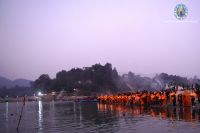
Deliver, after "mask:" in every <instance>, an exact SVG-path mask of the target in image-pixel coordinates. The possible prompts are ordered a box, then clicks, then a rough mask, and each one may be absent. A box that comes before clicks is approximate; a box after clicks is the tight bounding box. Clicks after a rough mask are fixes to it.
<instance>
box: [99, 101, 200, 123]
mask: <svg viewBox="0 0 200 133" xmlns="http://www.w3.org/2000/svg"><path fill="white" fill-rule="evenodd" d="M98 110H99V111H104V112H107V111H111V112H117V113H118V115H126V114H127V113H128V114H132V115H133V116H139V115H148V116H151V117H158V118H161V119H170V120H174V121H176V120H177V121H180V120H184V121H187V122H195V121H200V110H198V109H194V108H191V107H184V108H183V107H181V108H180V107H168V108H164V107H162V108H161V107H145V106H141V107H127V106H121V105H113V104H100V103H99V104H98Z"/></svg>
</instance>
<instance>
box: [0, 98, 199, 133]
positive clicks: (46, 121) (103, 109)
mask: <svg viewBox="0 0 200 133" xmlns="http://www.w3.org/2000/svg"><path fill="white" fill-rule="evenodd" d="M21 107H22V103H20V102H19V103H0V133H15V132H16V126H17V122H18V118H19V114H20V110H21ZM11 114H12V115H11ZM199 130H200V111H199V110H194V109H192V108H145V107H124V106H120V105H109V104H98V103H74V102H55V101H52V102H42V101H38V102H28V103H26V105H25V108H24V112H23V116H22V121H21V125H20V129H19V132H20V133H35V132H39V133H46V132H48V133H55V132H56V133H66V132H69V133H74V132H108V133H110V132H114V133H115V132H118V133H121V132H123V133H129V132H135V133H146V132H149V133H155V132H162V133H168V132H170V133H171V132H172V133H176V132H181V133H188V132H190V133H195V132H199Z"/></svg>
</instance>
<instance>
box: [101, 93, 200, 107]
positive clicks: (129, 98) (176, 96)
mask: <svg viewBox="0 0 200 133" xmlns="http://www.w3.org/2000/svg"><path fill="white" fill-rule="evenodd" d="M98 100H99V102H100V103H109V104H121V105H136V106H140V105H145V106H169V105H172V106H195V105H197V104H199V103H200V95H199V94H198V93H197V92H196V91H195V90H194V89H190V90H163V91H155V92H153V91H141V92H139V91H138V92H132V93H122V94H117V95H103V96H99V97H98Z"/></svg>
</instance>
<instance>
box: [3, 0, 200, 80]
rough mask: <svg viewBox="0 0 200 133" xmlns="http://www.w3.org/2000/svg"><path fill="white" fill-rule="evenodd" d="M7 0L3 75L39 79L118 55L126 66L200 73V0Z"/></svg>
mask: <svg viewBox="0 0 200 133" xmlns="http://www.w3.org/2000/svg"><path fill="white" fill-rule="evenodd" d="M20 1H21V0H17V1H16V0H1V1H0V76H5V77H7V78H10V79H16V78H27V79H36V78H37V77H38V76H39V75H40V74H43V73H47V74H49V75H50V76H51V77H52V78H53V77H55V74H56V72H58V71H60V70H62V69H66V70H69V69H71V68H72V67H84V66H90V65H93V64H95V63H102V64H105V63H106V62H110V63H112V64H113V66H115V67H116V68H117V70H118V71H119V73H125V72H128V71H133V72H135V73H143V74H154V73H161V72H167V73H169V74H177V75H181V76H189V77H192V76H194V75H198V76H200V59H199V58H200V36H199V35H200V24H199V20H200V14H199V13H200V8H199V5H200V1H199V0H181V2H182V3H184V4H185V5H186V6H187V7H188V11H189V15H188V17H187V19H185V22H179V21H178V20H177V19H176V18H175V17H174V7H175V6H176V4H179V3H180V0H162V1H161V0H149V1H147V0H23V1H21V2H20Z"/></svg>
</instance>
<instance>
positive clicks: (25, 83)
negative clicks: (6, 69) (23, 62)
mask: <svg viewBox="0 0 200 133" xmlns="http://www.w3.org/2000/svg"><path fill="white" fill-rule="evenodd" d="M30 82H31V80H27V79H16V80H10V79H7V78H5V77H0V88H1V87H6V88H11V87H15V86H20V87H30Z"/></svg>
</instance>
